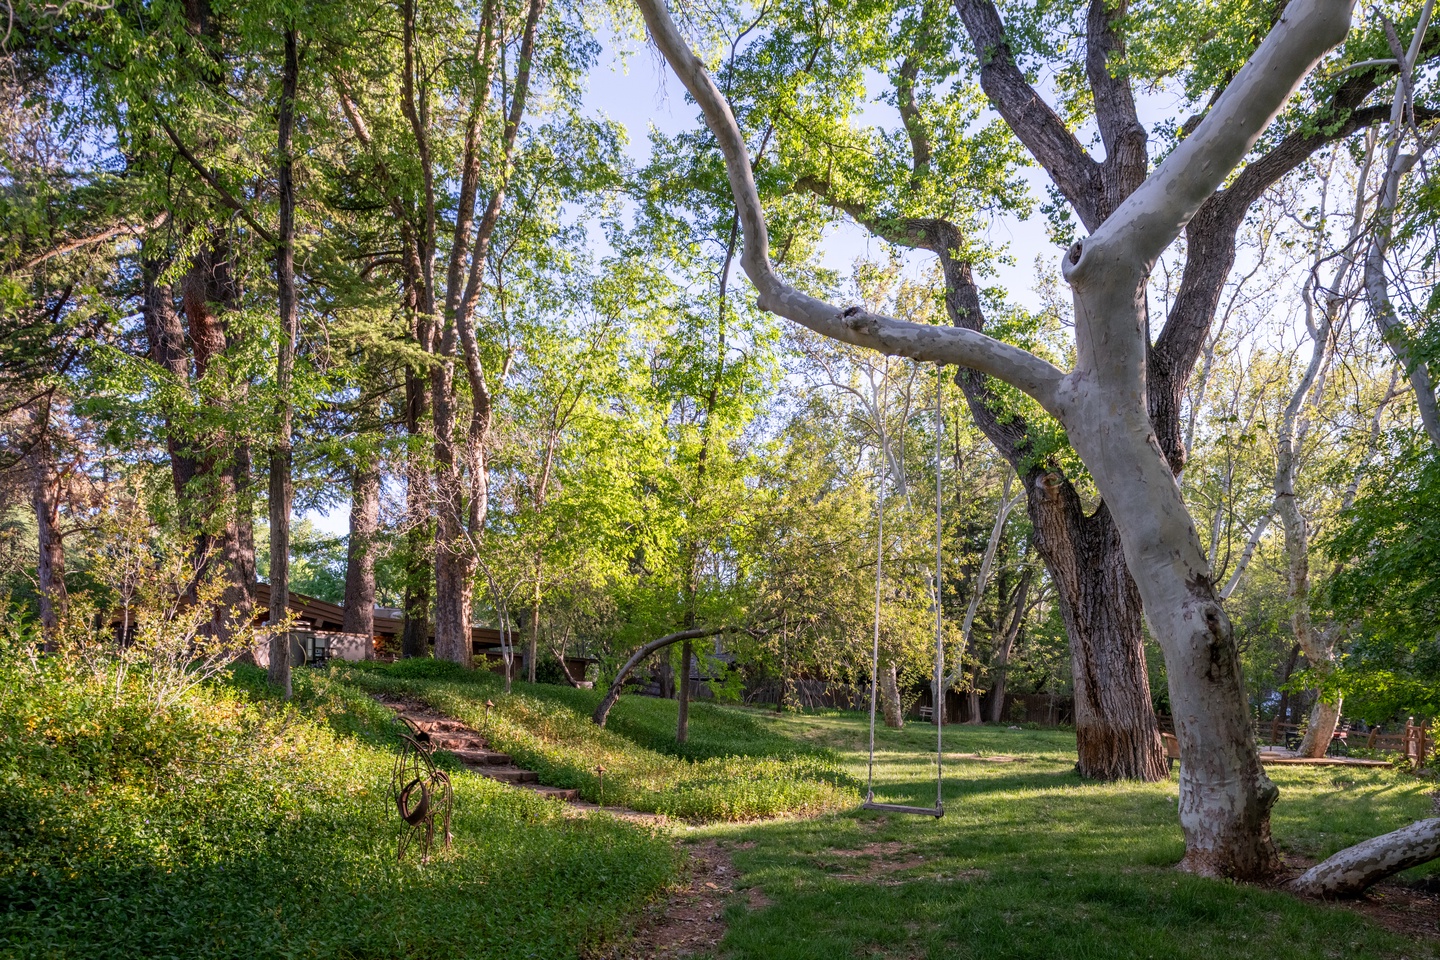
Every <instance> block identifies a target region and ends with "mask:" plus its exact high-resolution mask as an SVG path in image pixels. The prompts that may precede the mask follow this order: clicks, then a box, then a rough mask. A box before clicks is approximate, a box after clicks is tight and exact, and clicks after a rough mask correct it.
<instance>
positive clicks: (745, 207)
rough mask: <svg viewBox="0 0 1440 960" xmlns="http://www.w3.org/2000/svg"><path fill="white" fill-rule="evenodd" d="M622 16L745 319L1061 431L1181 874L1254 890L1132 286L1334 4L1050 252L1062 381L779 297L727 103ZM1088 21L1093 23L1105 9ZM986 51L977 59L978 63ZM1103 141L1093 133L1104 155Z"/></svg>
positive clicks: (1251, 817)
mask: <svg viewBox="0 0 1440 960" xmlns="http://www.w3.org/2000/svg"><path fill="white" fill-rule="evenodd" d="M639 5H640V8H641V11H642V13H643V14H644V17H645V22H646V26H647V27H649V29H650V34H651V36H652V38H653V39H654V40H655V43H656V45H657V46H659V48H660V50H661V52H662V53H663V54H664V56H665V58H666V60H667V61H668V62H669V63H670V66H671V67H672V69H674V71H675V73H676V75H677V76H678V77H679V79H680V80H681V82H682V83H683V84H684V85H685V88H686V90H687V91H689V93H690V94H691V96H693V97H694V98H695V100H696V102H697V103H698V104H699V106H700V108H701V110H702V111H703V112H704V115H705V120H706V123H707V125H708V126H709V128H710V131H711V133H712V134H713V135H714V137H715V139H716V142H717V145H718V146H719V148H720V150H721V151H722V153H723V154H724V158H725V165H726V173H727V175H728V177H729V180H730V186H731V192H732V194H733V195H734V197H735V199H736V202H737V208H738V209H739V211H740V219H741V223H742V225H743V227H744V232H745V247H744V254H743V256H742V259H741V265H742V266H743V268H744V270H745V272H746V274H747V275H748V276H749V277H750V279H751V281H752V283H754V285H755V287H756V290H757V293H758V303H759V306H760V307H761V309H764V310H768V311H770V312H773V313H777V314H779V315H781V316H784V317H787V318H789V319H791V320H794V321H796V322H798V323H802V324H804V325H805V326H807V327H809V328H810V329H812V330H815V331H817V332H819V333H822V334H825V335H827V336H832V337H835V338H836V339H840V340H844V341H846V342H850V343H859V344H863V345H866V346H871V347H874V348H876V349H879V350H881V351H883V352H886V353H892V354H901V355H906V356H912V357H916V358H919V359H923V360H926V361H929V362H935V363H955V364H960V365H963V366H966V367H969V368H971V369H973V370H976V371H978V372H980V373H984V374H988V375H990V376H994V377H998V378H1000V379H1002V380H1004V381H1005V382H1007V383H1010V384H1012V385H1014V386H1015V387H1017V388H1019V389H1020V390H1022V391H1024V392H1025V393H1026V394H1028V395H1029V396H1031V397H1033V398H1034V399H1035V400H1036V401H1037V402H1039V403H1040V404H1041V405H1042V406H1044V408H1045V409H1046V410H1047V411H1049V412H1050V413H1051V414H1052V415H1053V416H1055V417H1056V418H1057V419H1058V420H1059V421H1060V422H1061V424H1062V425H1063V426H1064V427H1065V428H1066V430H1067V432H1068V434H1069V437H1070V440H1071V443H1072V444H1073V446H1074V448H1075V450H1076V452H1077V453H1078V454H1079V455H1080V458H1081V460H1082V461H1083V462H1084V463H1085V465H1086V467H1087V468H1088V469H1089V470H1090V473H1091V475H1092V476H1093V477H1094V479H1095V483H1096V486H1097V488H1098V489H1099V492H1100V494H1101V496H1102V497H1103V499H1104V502H1105V504H1106V506H1107V509H1108V510H1109V512H1110V513H1111V515H1112V516H1113V518H1114V521H1115V527H1116V529H1117V531H1118V532H1119V539H1120V545H1121V548H1122V549H1123V553H1124V558H1125V561H1126V562H1127V564H1128V566H1129V568H1130V570H1131V571H1132V573H1133V574H1134V577H1135V581H1136V587H1137V588H1138V590H1139V593H1140V597H1141V601H1142V602H1143V604H1144V609H1145V611H1146V614H1147V617H1148V619H1149V621H1150V626H1151V630H1152V632H1153V634H1154V635H1155V637H1156V639H1157V640H1158V641H1159V643H1160V647H1161V649H1162V650H1163V652H1164V654H1165V664H1166V667H1167V673H1168V677H1169V686H1170V701H1171V704H1172V705H1173V708H1174V712H1175V730H1176V735H1177V737H1178V738H1179V741H1180V750H1181V756H1182V761H1183V763H1184V770H1185V775H1184V777H1183V778H1182V780H1181V781H1180V804H1179V807H1180V822H1181V826H1182V827H1183V828H1184V831H1185V847H1186V852H1185V859H1184V861H1183V862H1182V866H1183V867H1184V868H1185V869H1188V870H1190V871H1193V872H1196V873H1202V874H1207V875H1215V876H1235V877H1240V878H1251V877H1265V876H1269V875H1271V874H1272V873H1273V872H1274V870H1275V868H1276V866H1277V864H1278V858H1277V855H1276V853H1275V848H1274V845H1273V843H1272V841H1271V838H1270V819H1269V816H1270V808H1271V806H1272V805H1273V804H1274V802H1275V797H1276V795H1277V793H1278V791H1277V790H1276V789H1275V786H1274V785H1273V784H1272V783H1271V782H1270V781H1269V780H1268V779H1267V778H1266V777H1265V774H1264V772H1263V771H1262V770H1261V768H1260V760H1259V755H1258V754H1257V752H1256V750H1255V744H1254V742H1253V740H1252V738H1251V734H1250V719H1249V710H1248V706H1247V703H1246V699H1245V689H1244V684H1243V682H1242V678H1241V675H1240V657H1239V653H1238V650H1237V649H1236V645H1235V638H1234V633H1233V630H1232V628H1231V625H1230V621H1229V619H1228V618H1227V617H1226V615H1225V611H1224V608H1223V607H1222V606H1221V604H1220V599H1219V596H1218V594H1217V592H1216V589H1215V586H1214V583H1213V581H1212V579H1211V577H1212V571H1211V570H1210V566H1209V562H1208V558H1207V557H1206V554H1205V551H1204V549H1203V547H1202V546H1201V544H1200V540H1199V537H1198V536H1197V534H1196V532H1195V526H1194V523H1193V522H1192V521H1191V518H1190V514H1189V511H1188V510H1187V508H1186V506H1185V502H1184V500H1183V498H1182V497H1181V495H1180V491H1179V488H1178V486H1177V485H1176V483H1175V473H1174V469H1173V468H1172V465H1171V461H1170V458H1169V457H1167V455H1166V453H1165V451H1164V450H1163V449H1162V447H1161V444H1160V442H1159V440H1157V438H1156V429H1155V426H1154V424H1153V423H1152V421H1151V418H1150V409H1149V400H1148V398H1147V376H1146V364H1147V359H1148V353H1149V349H1150V344H1149V338H1148V335H1147V334H1148V315H1147V312H1146V305H1147V296H1146V294H1147V290H1146V287H1147V284H1148V281H1149V276H1150V273H1151V270H1152V269H1153V267H1154V264H1155V261H1156V260H1157V259H1158V258H1159V256H1160V255H1161V254H1162V253H1163V251H1164V250H1165V248H1166V247H1168V246H1169V245H1170V244H1171V243H1172V242H1173V241H1174V240H1175V239H1176V238H1177V237H1178V236H1179V235H1180V233H1181V231H1182V230H1183V229H1184V228H1185V226H1186V224H1187V223H1188V222H1189V221H1190V219H1191V218H1192V217H1194V215H1195V213H1196V211H1197V210H1199V209H1200V207H1201V205H1202V204H1203V203H1205V202H1206V200H1207V199H1209V198H1210V197H1211V196H1213V195H1214V192H1215V191H1216V190H1217V189H1218V188H1219V187H1220V186H1221V184H1222V182H1223V181H1224V180H1225V179H1226V177H1227V176H1228V175H1229V174H1230V172H1231V171H1232V170H1234V169H1235V167H1236V165H1238V164H1239V163H1240V162H1241V160H1242V159H1243V158H1244V157H1245V155H1246V154H1247V153H1248V152H1249V151H1250V149H1251V148H1252V147H1253V146H1254V144H1255V142H1256V140H1257V139H1258V138H1259V136H1260V134H1261V133H1262V132H1263V131H1264V130H1265V128H1266V127H1268V126H1269V124H1270V122H1271V120H1273V119H1274V117H1275V115H1276V114H1277V113H1278V112H1279V110H1280V108H1281V107H1282V106H1283V105H1284V103H1285V102H1286V100H1287V99H1288V98H1289V97H1290V95H1291V94H1292V93H1293V92H1294V90H1295V89H1296V87H1297V86H1298V85H1299V84H1300V81H1301V80H1302V79H1303V78H1304V76H1305V75H1306V74H1307V73H1308V72H1309V71H1310V69H1311V68H1312V67H1313V66H1314V64H1315V63H1316V62H1317V61H1318V60H1319V59H1320V57H1321V56H1322V55H1324V53H1325V52H1326V51H1328V50H1329V49H1330V48H1332V47H1334V46H1335V45H1336V44H1338V43H1339V42H1340V41H1341V40H1343V39H1344V37H1345V34H1346V32H1347V31H1348V29H1349V25H1350V4H1349V3H1348V2H1346V0H1292V2H1291V3H1290V4H1289V5H1288V6H1287V7H1286V10H1285V16H1284V17H1282V18H1281V19H1280V20H1279V21H1278V22H1277V23H1276V25H1275V26H1274V28H1273V29H1272V30H1271V31H1270V33H1269V35H1268V36H1267V37H1266V38H1265V40H1264V41H1263V42H1262V43H1261V44H1260V46H1259V47H1258V48H1257V49H1256V51H1255V53H1254V54H1253V56H1252V57H1251V58H1250V60H1249V61H1248V62H1247V63H1246V64H1245V65H1244V66H1243V67H1242V68H1241V69H1240V70H1239V71H1238V72H1237V73H1236V74H1235V76H1234V78H1233V79H1232V80H1231V82H1230V84H1229V86H1228V87H1226V88H1225V90H1224V92H1222V93H1221V94H1220V96H1219V97H1218V98H1216V100H1215V102H1214V103H1213V104H1212V105H1211V107H1210V109H1209V110H1208V111H1207V113H1206V114H1205V117H1204V119H1202V120H1201V121H1200V122H1199V124H1198V125H1197V126H1196V127H1195V129H1194V130H1193V131H1191V133H1190V135H1189V136H1188V137H1186V138H1185V139H1184V140H1182V141H1181V142H1180V143H1179V144H1178V145H1177V146H1176V147H1175V148H1174V149H1173V150H1172V151H1171V152H1170V153H1169V155H1168V156H1167V157H1166V158H1165V160H1164V161H1163V162H1162V163H1161V164H1160V165H1159V166H1158V167H1157V168H1156V169H1155V171H1154V172H1153V173H1150V174H1149V175H1148V176H1145V172H1144V171H1143V170H1141V171H1140V177H1141V178H1142V179H1143V182H1140V183H1139V184H1138V185H1137V186H1136V187H1135V189H1134V190H1133V192H1129V193H1128V195H1127V196H1126V198H1125V199H1124V201H1123V202H1122V203H1120V204H1119V206H1118V207H1117V208H1116V209H1115V210H1114V212H1113V213H1111V214H1109V215H1108V216H1106V217H1104V218H1103V219H1101V220H1100V221H1099V222H1098V223H1097V224H1096V228H1095V229H1094V230H1093V231H1092V232H1091V233H1090V235H1089V236H1088V237H1087V238H1086V239H1085V240H1083V241H1081V242H1079V243H1076V244H1075V245H1073V246H1072V247H1071V249H1070V250H1069V251H1068V252H1067V254H1066V255H1065V258H1064V260H1063V262H1062V271H1063V273H1064V276H1065V280H1066V281H1067V282H1068V283H1069V285H1070V287H1071V290H1072V292H1073V295H1074V303H1075V326H1074V329H1075V348H1076V350H1075V368H1074V370H1073V372H1071V373H1068V374H1067V373H1064V372H1062V371H1060V370H1058V369H1057V368H1055V367H1054V366H1053V365H1051V364H1049V363H1048V362H1046V361H1044V360H1042V359H1041V358H1039V357H1037V356H1035V355H1034V354H1031V353H1029V352H1028V351H1025V350H1022V349H1020V348H1018V347H1016V346H1014V345H1013V344H1006V343H1003V342H1000V341H996V340H993V339H991V338H989V337H985V336H984V335H982V334H980V333H978V332H977V331H974V330H968V329H954V328H937V327H928V326H924V325H916V324H909V323H904V322H902V321H897V320H894V319H893V318H890V317H885V316H882V315H879V314H876V313H873V312H871V311H869V310H867V309H865V308H864V307H859V306H852V307H849V308H847V309H845V310H839V309H837V308H836V307H835V306H834V305H833V304H829V303H826V302H824V301H821V300H817V299H815V298H812V297H809V296H807V295H806V294H803V293H801V292H800V291H798V290H796V289H795V288H794V287H792V286H790V285H789V284H787V283H785V282H784V281H783V280H782V279H781V278H780V277H779V276H778V275H776V273H775V271H774V268H773V267H772V265H771V263H770V260H769V255H768V240H769V238H768V233H767V231H766V228H765V216H764V210H763V206H762V204H761V200H760V196H759V193H758V191H757V190H756V187H755V179H754V172H753V170H752V167H751V163H750V159H749V151H748V148H747V146H746V143H745V138H744V136H743V134H742V133H741V131H740V129H739V127H738V125H737V124H736V122H735V117H734V114H733V113H732V112H731V111H730V108H729V104H728V103H727V102H726V100H725V98H724V96H723V94H721V92H720V90H719V88H718V87H716V86H715V84H714V82H713V81H712V80H711V79H710V77H709V75H708V74H707V73H706V71H705V66H704V64H703V63H702V62H701V61H700V60H699V59H698V58H697V57H696V56H695V55H694V53H693V52H692V51H691V49H690V48H689V46H688V44H687V43H686V41H685V39H684V37H683V36H682V35H681V34H680V32H679V30H678V29H677V28H676V26H675V24H674V21H673V20H671V18H670V15H669V11H668V10H667V9H666V8H665V7H664V6H663V4H662V3H661V0H639ZM988 9H989V11H990V12H991V13H993V12H994V11H993V8H988ZM1099 9H1100V12H1101V13H1102V14H1104V12H1105V8H1104V6H1103V5H1100V7H1099ZM995 53H996V51H993V50H992V51H986V50H984V49H982V51H981V56H982V57H990V56H994V55H995ZM1007 55H1008V51H1007ZM1095 72H1096V73H1097V74H1100V75H1103V79H1104V80H1105V82H1106V83H1113V81H1114V79H1115V78H1114V77H1113V75H1112V74H1110V73H1109V72H1108V70H1107V69H1106V67H1105V64H1104V60H1103V57H1102V58H1101V60H1100V63H1099V68H1098V70H1097V71H1095ZM1020 82H1021V83H1022V84H1023V83H1024V80H1023V77H1021V79H1020ZM1032 106H1033V105H1032ZM1039 109H1041V110H1044V109H1047V108H1045V107H1044V106H1043V105H1041V106H1040V107H1039ZM1134 126H1136V125H1135V124H1131V125H1130V127H1129V128H1127V130H1126V134H1127V136H1128V135H1129V134H1133V133H1134V132H1135V131H1134V130H1133V127H1134ZM1062 131H1063V128H1062ZM1113 133H1114V131H1109V132H1108V133H1107V136H1109V137H1111V139H1112V140H1113V136H1112V135H1113ZM1140 134H1141V135H1140V137H1139V145H1140V147H1141V148H1143V145H1144V137H1143V131H1141V132H1140ZM1066 135H1067V136H1068V134H1066ZM1130 139H1131V140H1133V139H1134V138H1133V137H1130ZM1052 145H1053V144H1052ZM1109 145H1110V144H1109V142H1107V146H1109ZM1073 612H1074V613H1076V614H1084V613H1086V612H1087V611H1084V610H1076V611H1073Z"/></svg>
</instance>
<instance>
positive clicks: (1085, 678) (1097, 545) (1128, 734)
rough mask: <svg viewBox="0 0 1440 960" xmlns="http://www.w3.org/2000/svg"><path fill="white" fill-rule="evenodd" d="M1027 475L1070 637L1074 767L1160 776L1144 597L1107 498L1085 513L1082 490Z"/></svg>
mask: <svg viewBox="0 0 1440 960" xmlns="http://www.w3.org/2000/svg"><path fill="white" fill-rule="evenodd" d="M1026 480H1027V481H1028V483H1027V486H1028V488H1029V502H1030V505H1031V508H1030V517H1031V522H1032V523H1033V524H1034V531H1035V546H1036V549H1037V550H1038V551H1039V553H1040V555H1041V556H1042V557H1044V558H1046V560H1047V561H1048V562H1047V564H1046V566H1047V567H1048V568H1049V571H1050V578H1051V582H1052V583H1054V585H1055V591H1056V595H1057V597H1058V599H1059V603H1060V613H1061V616H1062V618H1063V619H1064V622H1065V632H1066V634H1067V635H1068V636H1069V637H1070V664H1071V670H1072V677H1073V683H1074V687H1075V741H1076V750H1077V752H1078V754H1079V760H1078V762H1077V763H1076V765H1075V768H1076V770H1077V771H1078V772H1079V773H1080V775H1081V776H1082V777H1086V778H1089V779H1094V780H1127V779H1128V780H1148V781H1156V780H1163V779H1165V778H1166V777H1167V776H1168V775H1169V774H1168V772H1167V765H1166V762H1165V752H1164V746H1163V745H1162V744H1161V742H1160V727H1159V725H1158V724H1157V723H1156V720H1155V710H1154V707H1153V706H1152V705H1151V702H1150V681H1149V671H1148V669H1147V666H1146V663H1145V635H1144V630H1143V628H1142V625H1141V622H1140V612H1141V605H1140V594H1139V591H1138V590H1137V589H1136V586H1135V581H1134V579H1133V578H1132V577H1131V576H1130V572H1129V569H1128V568H1127V566H1126V563H1125V552H1124V549H1123V546H1122V544H1121V542H1120V535H1119V532H1118V530H1117V529H1116V527H1115V524H1114V521H1113V520H1112V519H1111V517H1110V511H1109V510H1108V509H1107V508H1106V507H1105V505H1104V504H1101V506H1100V507H1099V509H1098V510H1097V511H1096V512H1095V513H1094V514H1092V515H1090V516H1086V515H1085V512H1084V510H1083V509H1082V508H1081V505H1080V503H1079V496H1078V494H1077V493H1076V492H1075V488H1074V487H1073V486H1071V485H1070V483H1069V482H1068V481H1066V480H1064V479H1063V478H1061V477H1059V476H1058V475H1056V474H1053V473H1041V472H1039V471H1032V472H1031V474H1030V475H1029V476H1027V477H1026Z"/></svg>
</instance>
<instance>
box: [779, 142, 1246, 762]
mask: <svg viewBox="0 0 1440 960" xmlns="http://www.w3.org/2000/svg"><path fill="white" fill-rule="evenodd" d="M1137 162H1138V158H1137ZM1122 179H1123V178H1122ZM800 186H801V188H803V189H807V190H811V191H812V192H815V193H817V195H820V196H822V197H823V198H825V199H827V200H829V201H830V202H834V201H833V199H832V198H831V197H830V196H829V195H828V191H826V190H825V189H824V188H823V185H820V184H813V183H808V182H805V183H802V184H801V185H800ZM837 205H839V206H841V208H842V209H844V210H845V211H846V212H847V213H849V214H850V215H851V216H853V217H854V218H855V219H856V220H857V221H859V222H860V223H862V224H864V225H865V226H866V228H867V229H869V230H871V231H872V232H874V233H875V234H876V235H877V236H880V237H883V238H885V239H886V240H888V241H890V242H892V243H896V244H899V245H901V246H906V247H910V248H912V249H923V250H928V251H930V252H931V253H933V254H934V255H935V257H936V258H937V260H938V261H939V263H940V268H941V273H942V275H943V276H944V278H945V309H946V313H947V314H948V316H949V317H950V321H951V323H952V325H954V326H955V327H958V328H962V329H968V330H975V331H981V330H983V328H984V323H985V314H984V310H983V305H982V302H981V293H980V288H979V286H978V285H977V284H976V282H975V279H974V274H973V270H972V268H971V265H970V263H969V262H968V261H966V260H965V259H964V258H962V257H961V256H958V255H957V251H960V250H962V249H964V248H965V247H966V243H965V239H964V236H963V235H962V233H961V232H960V230H959V229H958V228H957V227H956V226H955V225H954V224H951V223H949V222H947V221H944V220H941V219H928V218H917V219H910V220H901V221H891V220H885V219H880V218H876V217H874V216H872V215H871V214H870V213H869V212H868V211H867V210H865V209H863V208H860V207H857V206H855V205H850V204H837ZM1207 262H1208V261H1207ZM1223 274H1224V271H1223V270H1222V271H1220V274H1219V275H1220V276H1221V277H1223ZM1217 282H1218V281H1217ZM1172 366H1173V365H1172ZM955 379H956V382H957V383H958V384H959V385H960V387H961V389H962V390H963V391H964V394H965V400H966V403H967V405H968V406H969V408H970V414H971V417H972V418H973V420H974V421H975V424H976V425H977V426H978V427H979V428H980V429H981V431H982V432H984V434H985V435H986V437H987V438H988V439H989V440H990V442H991V443H993V444H994V445H995V448H996V450H998V451H999V452H1000V454H1001V455H1002V456H1004V457H1005V458H1006V459H1007V460H1008V461H1009V462H1010V464H1011V466H1012V467H1013V468H1014V469H1015V470H1016V471H1017V472H1018V473H1019V474H1020V476H1021V477H1022V478H1023V482H1024V484H1025V488H1026V491H1027V493H1028V496H1027V497H1026V504H1027V512H1028V513H1029V516H1030V522H1031V525H1032V526H1033V527H1034V528H1035V529H1036V530H1043V531H1047V532H1048V533H1046V534H1042V535H1039V536H1037V537H1036V538H1035V546H1036V550H1037V552H1038V553H1039V554H1040V557H1041V559H1042V560H1043V561H1044V562H1045V566H1046V569H1047V570H1048V571H1049V573H1050V577H1051V580H1052V581H1054V582H1056V583H1064V584H1066V585H1067V587H1066V591H1065V594H1064V596H1063V597H1062V598H1061V605H1062V608H1064V607H1065V604H1067V603H1068V604H1069V608H1068V609H1070V610H1086V609H1090V608H1094V610H1095V612H1094V613H1093V614H1082V615H1078V616H1067V617H1066V618H1065V625H1066V632H1067V636H1068V638H1069V640H1070V644H1069V646H1070V664H1071V675H1072V676H1079V677H1085V678H1087V679H1088V686H1089V689H1090V690H1093V691H1097V695H1096V696H1094V697H1090V698H1088V701H1087V702H1088V707H1087V709H1085V710H1083V711H1081V713H1080V715H1079V716H1077V718H1076V725H1075V730H1076V737H1077V739H1078V740H1079V741H1080V742H1082V743H1084V744H1086V749H1085V751H1084V757H1085V762H1084V764H1083V765H1082V767H1081V768H1080V772H1081V773H1082V775H1084V776H1086V777H1087V778H1090V779H1105V780H1114V779H1141V780H1159V779H1164V778H1165V777H1166V763H1165V752H1164V749H1163V748H1162V746H1161V743H1160V732H1159V727H1158V725H1157V724H1156V720H1155V714H1154V710H1153V709H1152V708H1151V707H1150V704H1149V691H1150V680H1149V675H1148V672H1147V665H1146V662H1145V649H1144V638H1145V630H1144V622H1143V613H1142V611H1141V609H1140V599H1139V593H1138V592H1137V591H1136V589H1135V587H1134V584H1133V583H1131V582H1130V575H1129V573H1128V571H1126V569H1125V558H1124V554H1123V551H1122V550H1121V547H1120V538H1119V537H1118V536H1117V535H1116V534H1115V532H1114V529H1113V522H1112V521H1111V519H1110V514H1109V513H1108V512H1107V511H1103V510H1101V511H1098V512H1096V513H1094V514H1087V511H1086V507H1085V505H1084V503H1083V502H1082V501H1081V498H1080V496H1079V494H1078V492H1077V491H1076V490H1075V489H1074V486H1073V484H1071V483H1070V481H1069V480H1068V479H1066V478H1065V477H1064V475H1063V474H1061V473H1059V472H1051V471H1049V470H1046V469H1042V468H1041V467H1038V466H1036V465H1035V464H1034V463H1033V461H1032V450H1033V449H1034V445H1035V442H1036V438H1035V437H1034V435H1033V434H1032V431H1031V428H1030V425H1029V424H1028V423H1027V422H1026V420H1025V418H1024V417H1023V416H1019V415H1018V414H1016V413H1015V412H1014V411H1013V409H1010V408H1009V407H1008V406H1007V405H1006V404H1004V403H1003V402H1001V400H1000V398H999V397H998V396H997V394H996V391H995V390H994V387H993V384H992V383H991V382H990V380H989V378H988V377H985V376H982V375H980V374H977V373H976V372H975V371H973V370H963V369H962V370H961V371H960V372H959V373H958V374H957V375H956V378H955ZM1164 393H1165V391H1163V390H1162V391H1160V394H1161V395H1162V396H1163V395H1164ZM1152 399H1153V395H1152ZM1160 406H1161V407H1162V408H1164V409H1166V410H1169V411H1170V413H1171V414H1173V415H1178V411H1179V406H1178V402H1177V403H1173V404H1169V405H1166V404H1163V403H1162V404H1160ZM902 462H903V461H902ZM902 476H903V474H902ZM1042 488H1043V491H1045V492H1046V495H1044V496H1041V495H1040V492H1041V490H1042ZM1117 569H1118V570H1119V571H1120V573H1119V576H1118V577H1117V576H1116V573H1115V571H1116V570H1117Z"/></svg>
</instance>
